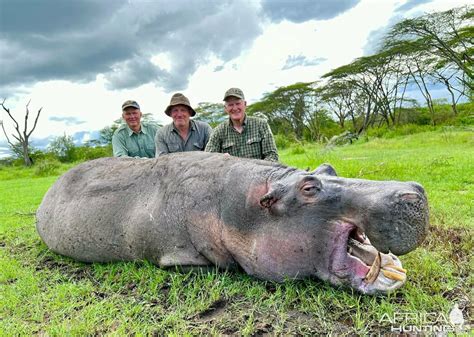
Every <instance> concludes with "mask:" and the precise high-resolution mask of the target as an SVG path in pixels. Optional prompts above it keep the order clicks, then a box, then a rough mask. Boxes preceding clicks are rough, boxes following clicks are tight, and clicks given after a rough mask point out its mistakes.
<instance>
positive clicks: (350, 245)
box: [331, 222, 406, 293]
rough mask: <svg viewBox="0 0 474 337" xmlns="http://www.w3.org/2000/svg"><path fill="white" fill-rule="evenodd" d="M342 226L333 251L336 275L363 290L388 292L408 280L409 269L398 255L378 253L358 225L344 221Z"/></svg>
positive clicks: (333, 265) (334, 272)
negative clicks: (407, 269)
mask: <svg viewBox="0 0 474 337" xmlns="http://www.w3.org/2000/svg"><path fill="white" fill-rule="evenodd" d="M339 225H341V224H339ZM342 227H343V232H342V233H340V234H341V235H338V237H337V238H336V241H337V242H336V245H335V247H336V248H335V250H334V251H333V254H332V263H331V265H332V268H331V270H332V272H333V274H334V275H336V276H337V277H338V278H339V279H346V280H349V281H350V283H351V285H352V286H353V287H355V288H357V289H358V290H359V291H361V292H363V293H386V292H389V291H393V290H395V289H398V288H400V287H401V286H402V285H403V284H404V283H405V281H406V270H405V269H403V267H402V263H401V262H400V260H399V259H398V257H397V256H395V255H394V254H392V253H390V252H389V253H388V254H384V253H381V252H379V251H378V250H377V249H376V248H375V247H374V246H373V245H372V244H371V243H370V240H369V239H368V238H367V236H366V235H365V233H364V232H363V231H362V230H361V229H360V228H358V227H357V226H355V225H353V224H350V223H347V222H344V223H342Z"/></svg>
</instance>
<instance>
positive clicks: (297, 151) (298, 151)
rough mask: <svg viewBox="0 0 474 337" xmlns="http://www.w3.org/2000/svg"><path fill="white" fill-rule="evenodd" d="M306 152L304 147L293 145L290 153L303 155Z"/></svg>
mask: <svg viewBox="0 0 474 337" xmlns="http://www.w3.org/2000/svg"><path fill="white" fill-rule="evenodd" d="M305 152H306V151H305V149H304V147H303V146H302V145H300V144H296V145H293V146H292V148H291V151H290V153H291V154H303V153H305Z"/></svg>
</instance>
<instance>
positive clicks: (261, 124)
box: [206, 116, 278, 161]
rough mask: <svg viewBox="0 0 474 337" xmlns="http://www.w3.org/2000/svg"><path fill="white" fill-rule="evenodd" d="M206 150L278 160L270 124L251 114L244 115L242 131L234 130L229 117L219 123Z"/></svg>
mask: <svg viewBox="0 0 474 337" xmlns="http://www.w3.org/2000/svg"><path fill="white" fill-rule="evenodd" d="M206 151H207V152H221V153H228V154H230V155H232V156H236V157H244V158H254V159H264V160H269V161H278V152H277V148H276V145H275V140H274V139H273V134H272V130H270V126H269V125H268V123H267V121H265V120H264V119H261V118H257V117H251V116H245V119H244V123H243V130H242V133H239V132H237V131H236V130H235V128H234V126H233V124H232V120H231V119H230V118H229V120H228V121H225V122H223V123H221V124H219V125H218V126H217V127H216V128H215V129H214V131H213V132H212V135H211V139H209V143H207V146H206Z"/></svg>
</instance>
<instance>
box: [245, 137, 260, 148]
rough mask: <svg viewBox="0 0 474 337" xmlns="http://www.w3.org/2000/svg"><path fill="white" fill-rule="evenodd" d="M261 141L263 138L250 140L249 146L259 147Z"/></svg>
mask: <svg viewBox="0 0 474 337" xmlns="http://www.w3.org/2000/svg"><path fill="white" fill-rule="evenodd" d="M261 140H262V138H261V137H253V138H250V139H249V140H247V145H251V146H254V145H259V144H260V141H261Z"/></svg>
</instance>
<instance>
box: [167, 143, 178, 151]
mask: <svg viewBox="0 0 474 337" xmlns="http://www.w3.org/2000/svg"><path fill="white" fill-rule="evenodd" d="M168 150H169V151H170V153H174V152H180V151H181V147H180V146H179V143H175V142H170V143H168Z"/></svg>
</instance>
